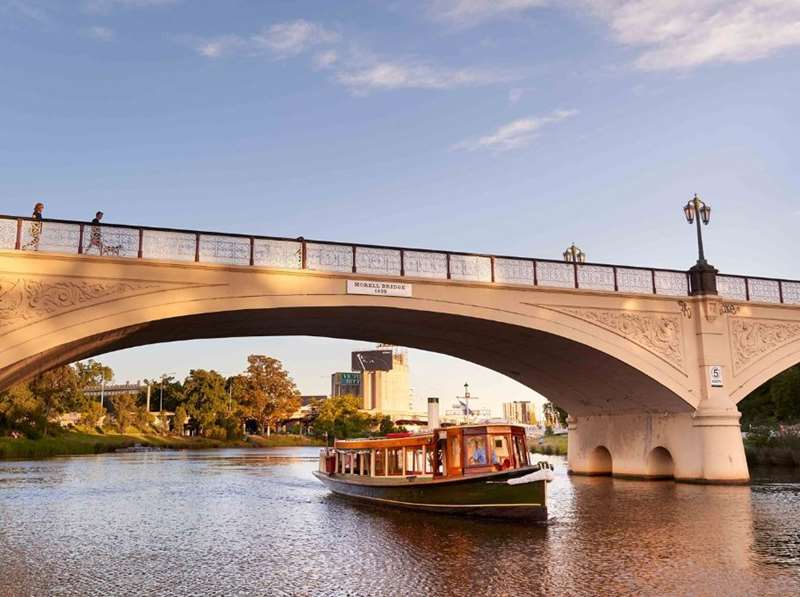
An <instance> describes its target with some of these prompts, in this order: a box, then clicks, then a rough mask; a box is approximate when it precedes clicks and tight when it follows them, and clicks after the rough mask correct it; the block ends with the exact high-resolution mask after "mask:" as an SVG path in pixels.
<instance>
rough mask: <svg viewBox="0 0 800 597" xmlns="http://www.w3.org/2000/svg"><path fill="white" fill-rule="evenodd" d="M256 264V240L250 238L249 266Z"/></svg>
mask: <svg viewBox="0 0 800 597" xmlns="http://www.w3.org/2000/svg"><path fill="white" fill-rule="evenodd" d="M255 264H256V239H255V238H253V237H252V236H251V237H250V265H255Z"/></svg>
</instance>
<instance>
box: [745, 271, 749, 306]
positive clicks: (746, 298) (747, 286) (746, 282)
mask: <svg viewBox="0 0 800 597" xmlns="http://www.w3.org/2000/svg"><path fill="white" fill-rule="evenodd" d="M744 300H746V301H748V302H749V301H750V278H748V277H746V276H745V279H744Z"/></svg>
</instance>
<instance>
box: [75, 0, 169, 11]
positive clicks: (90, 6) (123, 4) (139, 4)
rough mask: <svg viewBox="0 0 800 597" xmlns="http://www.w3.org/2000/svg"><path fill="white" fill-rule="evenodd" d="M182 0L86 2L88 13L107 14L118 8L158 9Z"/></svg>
mask: <svg viewBox="0 0 800 597" xmlns="http://www.w3.org/2000/svg"><path fill="white" fill-rule="evenodd" d="M180 1H181V0H84V2H83V9H84V11H86V12H90V13H97V14H107V13H110V12H112V11H113V10H114V9H117V8H157V7H160V6H169V5H172V4H178V3H179V2H180Z"/></svg>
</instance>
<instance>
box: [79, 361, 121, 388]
mask: <svg viewBox="0 0 800 597" xmlns="http://www.w3.org/2000/svg"><path fill="white" fill-rule="evenodd" d="M75 373H76V375H77V376H78V387H79V388H80V390H81V391H85V390H86V389H87V388H89V387H92V386H99V385H101V384H102V383H103V382H106V383H108V382H110V381H111V380H112V379H114V371H113V370H112V369H111V367H106V366H105V365H103V364H102V363H99V362H97V361H95V360H93V359H89V360H88V361H85V362H84V361H79V362H77V363H75Z"/></svg>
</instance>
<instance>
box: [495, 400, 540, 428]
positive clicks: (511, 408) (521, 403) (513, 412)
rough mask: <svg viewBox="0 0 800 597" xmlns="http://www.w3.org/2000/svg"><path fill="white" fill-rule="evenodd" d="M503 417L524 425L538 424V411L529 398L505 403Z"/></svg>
mask: <svg viewBox="0 0 800 597" xmlns="http://www.w3.org/2000/svg"><path fill="white" fill-rule="evenodd" d="M503 418H505V420H506V421H508V422H509V423H521V424H523V425H535V424H536V412H535V411H534V409H533V407H532V406H531V403H530V401H529V400H515V401H514V402H504V403H503Z"/></svg>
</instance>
